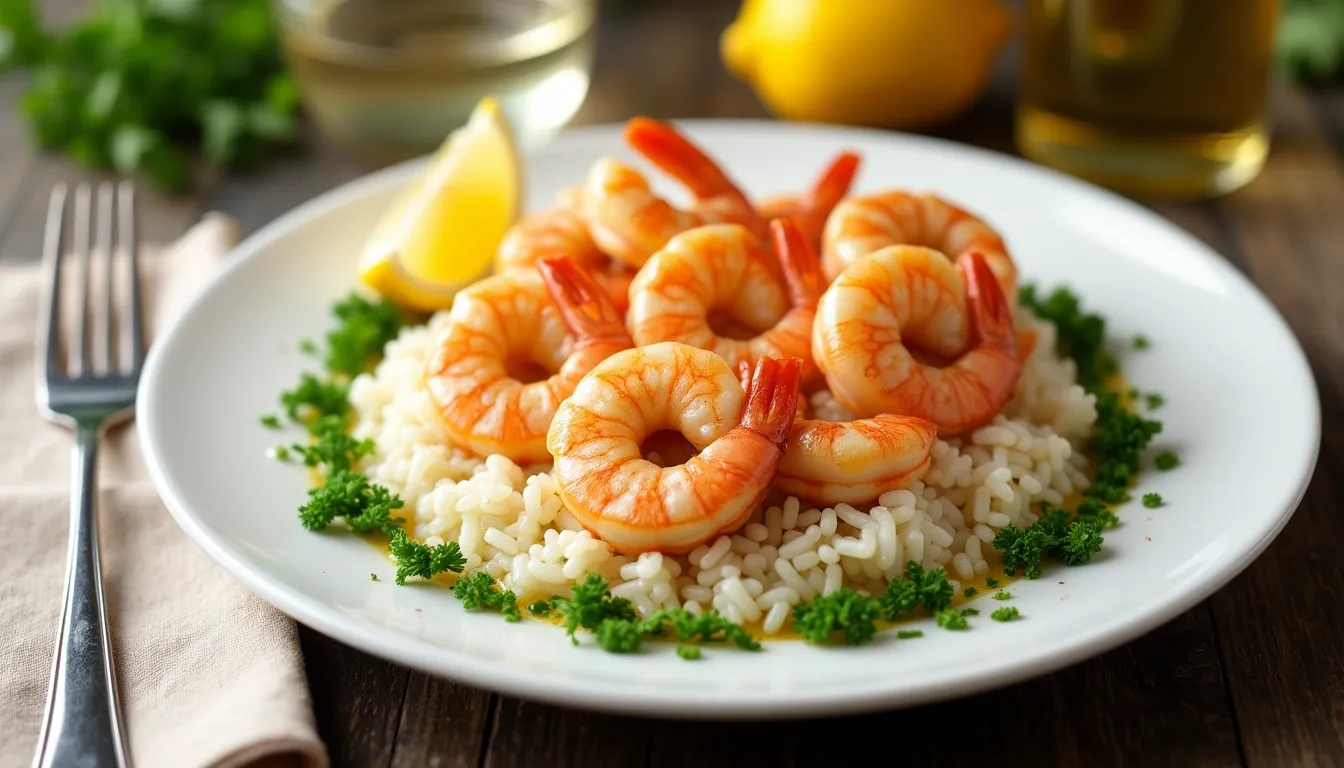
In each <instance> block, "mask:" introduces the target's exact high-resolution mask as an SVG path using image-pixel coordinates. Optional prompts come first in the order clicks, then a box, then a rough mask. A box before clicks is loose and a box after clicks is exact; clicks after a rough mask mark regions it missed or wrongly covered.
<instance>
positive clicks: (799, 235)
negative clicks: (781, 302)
mask: <svg viewBox="0 0 1344 768" xmlns="http://www.w3.org/2000/svg"><path fill="white" fill-rule="evenodd" d="M770 234H771V236H772V237H773V238H774V243H775V253H776V254H777V255H778V257H779V263H780V266H781V267H783V269H784V280H785V282H786V283H788V286H789V299H790V300H792V302H793V305H794V306H796V307H815V306H816V305H817V302H818V301H820V300H821V294H822V291H824V290H825V284H824V283H825V281H824V280H823V278H822V276H821V261H820V260H819V259H818V258H817V252H816V250H815V249H813V248H812V246H811V245H810V244H809V243H808V242H807V238H806V237H804V236H803V231H802V229H800V228H799V226H798V223H797V222H795V221H794V220H793V219H772V220H771V221H770Z"/></svg>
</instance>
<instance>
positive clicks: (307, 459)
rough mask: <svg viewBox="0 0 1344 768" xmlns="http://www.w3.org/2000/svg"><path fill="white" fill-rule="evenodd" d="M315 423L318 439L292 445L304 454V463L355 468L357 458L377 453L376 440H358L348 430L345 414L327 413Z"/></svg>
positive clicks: (332, 469) (337, 469) (336, 469)
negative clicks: (328, 414)
mask: <svg viewBox="0 0 1344 768" xmlns="http://www.w3.org/2000/svg"><path fill="white" fill-rule="evenodd" d="M314 425H315V426H314V431H313V433H314V434H315V435H316V436H317V440H315V441H314V442H313V444H312V445H300V444H298V443H295V444H294V445H292V446H290V448H292V449H293V451H294V452H295V453H297V454H298V455H300V456H302V457H303V463H304V466H308V467H316V466H319V465H320V466H323V467H326V468H327V471H328V472H341V471H346V470H349V469H352V468H353V467H354V465H355V463H356V462H357V461H359V460H360V459H361V458H363V457H365V456H367V455H369V454H371V453H373V441H372V440H367V439H365V440H356V439H355V438H353V437H351V436H350V434H349V433H348V432H346V422H345V418H344V417H341V416H323V417H322V418H321V419H319V420H318V421H317V422H315V423H314Z"/></svg>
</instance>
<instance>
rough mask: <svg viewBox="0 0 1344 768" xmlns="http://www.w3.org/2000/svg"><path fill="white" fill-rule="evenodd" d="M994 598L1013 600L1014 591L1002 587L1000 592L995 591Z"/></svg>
mask: <svg viewBox="0 0 1344 768" xmlns="http://www.w3.org/2000/svg"><path fill="white" fill-rule="evenodd" d="M994 599H995V600H1012V599H1013V593H1012V592H1009V591H1008V590H1006V589H1000V590H999V591H998V592H995V593H994Z"/></svg>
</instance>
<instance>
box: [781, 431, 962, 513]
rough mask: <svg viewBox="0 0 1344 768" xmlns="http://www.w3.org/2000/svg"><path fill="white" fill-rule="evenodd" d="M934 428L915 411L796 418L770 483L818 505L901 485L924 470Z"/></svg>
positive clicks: (872, 496)
mask: <svg viewBox="0 0 1344 768" xmlns="http://www.w3.org/2000/svg"><path fill="white" fill-rule="evenodd" d="M937 434H938V428H937V427H936V426H935V425H934V424H933V423H932V422H929V421H926V420H924V419H921V418H918V417H916V416H893V415H891V414H885V413H884V414H881V415H878V416H875V417H873V418H871V419H856V420H854V421H822V420H820V419H797V420H795V421H794V422H793V427H792V428H791V429H790V430H789V436H788V439H787V443H786V445H785V449H784V456H783V457H782V458H781V459H780V460H779V470H778V471H777V472H776V473H775V481H774V487H775V488H777V489H779V490H781V491H783V492H785V493H787V494H790V495H792V496H797V497H799V498H803V499H809V500H811V501H815V502H820V503H823V504H840V503H845V504H857V503H859V502H864V501H871V500H873V499H876V498H877V497H879V496H881V495H882V494H884V493H886V492H887V491H894V490H897V489H899V488H904V487H905V486H906V485H908V484H909V483H910V482H912V481H914V480H918V479H919V478H921V477H923V476H924V473H925V472H927V471H928V469H929V462H930V459H929V452H930V451H932V450H933V441H934V438H935V437H936V436H937Z"/></svg>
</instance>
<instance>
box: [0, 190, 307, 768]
mask: <svg viewBox="0 0 1344 768" xmlns="http://www.w3.org/2000/svg"><path fill="white" fill-rule="evenodd" d="M237 238H238V232H237V227H236V226H235V224H234V223H233V221H232V220H231V219H229V218H227V217H224V216H220V215H217V214H212V215H209V216H206V217H205V218H204V219H203V220H202V221H201V222H200V223H199V224H198V225H196V227H194V228H193V229H192V230H191V231H190V232H188V233H187V234H186V235H185V236H184V237H183V238H182V239H181V240H179V241H178V242H176V243H174V244H172V245H170V246H168V247H166V248H154V247H152V246H151V247H147V248H145V249H144V259H145V262H144V278H143V282H144V290H145V294H146V298H147V300H148V306H149V308H150V313H149V314H150V316H149V318H147V324H148V325H149V326H150V327H151V328H153V327H160V328H161V327H163V324H164V323H165V322H166V320H167V319H169V317H170V316H171V315H172V313H174V312H176V311H178V310H180V309H181V308H182V307H183V305H184V304H185V302H186V301H187V300H189V299H190V298H191V296H192V295H193V293H194V292H195V291H196V290H197V289H198V288H199V287H200V286H201V285H202V284H203V282H204V280H205V279H206V278H207V277H208V276H209V275H210V274H211V272H212V271H213V269H214V268H215V267H216V266H217V264H218V262H219V259H220V257H221V256H222V255H223V253H224V252H225V251H227V250H228V248H229V247H231V246H232V245H233V244H234V243H235V242H236V241H237ZM44 287H45V286H44V285H43V281H42V275H41V273H40V271H39V269H38V267H37V266H36V265H33V266H24V267H8V268H0V530H3V531H4V532H5V533H4V535H3V536H0V768H11V766H13V767H14V768H18V767H19V766H24V767H25V768H26V766H28V765H29V764H30V762H31V760H32V756H33V750H35V749H36V744H37V731H38V728H39V727H40V725H41V721H42V712H43V708H44V706H45V701H46V692H47V682H48V677H49V675H50V673H51V661H52V653H53V649H54V647H55V641H56V635H55V633H56V628H57V622H58V620H59V617H60V608H61V595H62V591H63V589H64V578H65V577H64V574H65V559H66V553H65V550H66V532H67V529H68V516H69V505H70V486H69V483H70V461H71V455H70V447H71V442H72V437H71V434H70V433H69V432H68V431H66V430H64V429H62V428H60V427H57V426H54V425H51V424H48V423H47V422H45V421H43V420H42V419H41V417H39V416H38V413H37V410H36V407H35V405H34V400H33V381H34V379H33V375H34V370H33V364H34V359H33V358H34V352H33V350H34V335H35V333H36V324H37V321H36V318H37V312H38V302H39V300H40V296H41V295H42V292H43V290H44ZM100 479H101V489H102V495H101V504H102V508H101V517H100V520H101V524H102V532H101V533H102V554H103V587H104V590H105V592H106V594H107V600H108V612H109V614H110V618H111V623H112V640H113V643H114V645H115V652H116V664H117V674H118V677H119V683H120V685H121V702H122V708H123V714H124V716H125V720H126V729H127V735H128V738H129V740H130V750H131V755H132V759H133V760H134V762H135V765H136V766H137V767H138V768H158V767H162V768H170V767H171V768H197V767H198V766H211V768H215V767H218V766H260V765H294V766H304V767H305V768H306V767H309V766H311V767H313V768H324V767H325V766H326V765H327V764H328V760H327V755H326V750H325V748H324V747H323V745H322V743H321V741H320V740H319V739H318V737H317V732H316V727H315V725H314V722H313V713H312V706H311V702H310V700H309V694H308V686H307V680H306V677H305V675H304V669H303V659H302V656H301V653H300V650H299V641H298V633H297V631H296V628H295V625H294V623H293V622H292V621H290V620H289V618H287V617H286V616H285V615H283V614H281V613H280V612H279V611H277V610H275V609H274V608H272V607H271V606H269V605H267V604H266V603H264V602H262V601H261V600H260V599H258V598H256V597H255V596H253V595H252V594H251V593H249V592H247V591H246V590H245V589H244V588H243V587H242V586H241V585H239V584H238V583H237V582H235V581H233V580H232V579H231V578H230V577H229V576H228V575H227V574H225V573H224V571H222V570H221V569H219V568H218V567H217V566H216V565H215V564H214V563H213V562H212V561H210V560H209V558H207V557H206V556H205V555H204V554H203V553H202V552H201V551H200V550H199V549H197V547H196V545H195V544H193V543H192V542H191V540H190V539H188V538H187V536H186V534H184V533H183V532H182V531H181V529H179V528H178V527H177V524H176V523H174V522H173V520H172V518H171V517H170V516H169V514H168V511H167V510H166V509H164V507H163V504H162V502H160V500H159V497H158V495H157V494H156V493H155V491H154V488H153V486H151V485H150V483H149V482H148V480H147V479H146V475H145V469H144V465H143V463H142V460H141V457H140V453H139V449H138V447H137V445H136V440H135V433H134V430H133V428H128V427H120V428H118V429H116V430H115V431H114V432H113V433H112V434H111V435H110V436H109V439H107V440H106V441H105V443H104V449H103V452H102V454H101V463H100Z"/></svg>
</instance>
